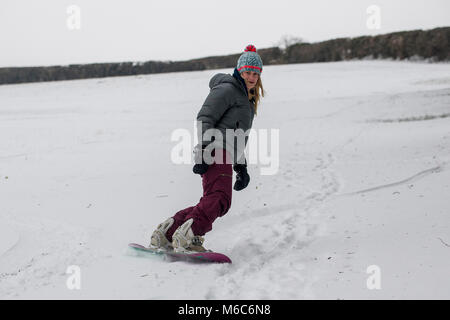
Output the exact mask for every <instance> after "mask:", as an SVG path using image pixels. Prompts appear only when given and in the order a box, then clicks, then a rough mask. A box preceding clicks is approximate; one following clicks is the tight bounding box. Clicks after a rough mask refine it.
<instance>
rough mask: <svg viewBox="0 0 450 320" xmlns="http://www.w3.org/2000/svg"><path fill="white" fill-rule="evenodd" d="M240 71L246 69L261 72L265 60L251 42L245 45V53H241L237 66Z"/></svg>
mask: <svg viewBox="0 0 450 320" xmlns="http://www.w3.org/2000/svg"><path fill="white" fill-rule="evenodd" d="M236 68H237V70H238V72H239V73H241V72H244V71H254V72H256V73H258V74H261V72H262V68H263V62H262V59H261V57H260V56H259V54H258V53H256V48H255V46H254V45H252V44H249V45H248V46H247V47H245V50H244V53H243V54H241V56H240V57H239V60H238V62H237V66H236Z"/></svg>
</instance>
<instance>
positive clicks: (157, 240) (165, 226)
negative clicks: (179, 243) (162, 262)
mask: <svg viewBox="0 0 450 320" xmlns="http://www.w3.org/2000/svg"><path fill="white" fill-rule="evenodd" d="M174 222H175V220H174V219H173V218H169V219H167V220H166V221H164V222H163V223H160V224H159V225H158V227H157V228H156V230H155V231H153V234H152V238H151V240H150V248H155V249H162V250H173V247H172V244H171V243H170V242H169V240H167V237H166V233H167V230H169V228H170V227H171V226H172V225H173V223H174Z"/></svg>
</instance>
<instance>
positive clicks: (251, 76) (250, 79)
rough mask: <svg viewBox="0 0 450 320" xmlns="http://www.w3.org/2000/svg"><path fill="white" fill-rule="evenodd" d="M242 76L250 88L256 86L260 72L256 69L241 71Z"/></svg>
mask: <svg viewBox="0 0 450 320" xmlns="http://www.w3.org/2000/svg"><path fill="white" fill-rule="evenodd" d="M241 77H242V78H243V79H244V80H245V84H246V85H247V89H248V90H250V89H253V88H254V87H255V86H256V82H257V81H258V78H259V74H258V73H256V72H254V71H244V72H242V73H241Z"/></svg>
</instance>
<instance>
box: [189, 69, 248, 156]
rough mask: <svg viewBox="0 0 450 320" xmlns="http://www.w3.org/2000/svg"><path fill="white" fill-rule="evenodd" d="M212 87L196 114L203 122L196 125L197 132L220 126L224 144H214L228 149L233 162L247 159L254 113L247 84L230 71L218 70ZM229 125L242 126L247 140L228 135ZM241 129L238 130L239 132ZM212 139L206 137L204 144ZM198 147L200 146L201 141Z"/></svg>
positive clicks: (211, 84)
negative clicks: (246, 150) (227, 72)
mask: <svg viewBox="0 0 450 320" xmlns="http://www.w3.org/2000/svg"><path fill="white" fill-rule="evenodd" d="M209 87H210V89H211V91H210V93H209V95H208V96H207V97H206V100H205V102H204V103H203V106H202V107H201V109H200V111H199V112H198V114H197V121H201V122H202V125H201V126H199V125H198V126H197V135H198V137H200V135H201V136H202V137H203V134H204V133H205V132H206V130H208V129H212V128H215V129H218V130H220V132H221V133H222V137H223V144H221V143H220V141H216V140H214V141H213V142H212V143H213V146H214V147H218V148H225V149H226V150H228V151H229V152H230V154H231V155H233V158H232V159H233V163H245V153H244V151H245V146H246V145H247V140H248V134H249V132H248V131H247V130H249V129H251V127H252V124H253V118H254V116H255V111H254V105H253V102H251V101H249V100H248V95H247V92H246V88H245V85H244V84H243V83H240V82H239V81H238V80H237V79H236V78H234V77H233V76H232V75H230V74H225V73H218V74H216V75H214V76H213V77H212V78H211V80H210V81H209ZM226 129H232V130H236V129H242V131H243V132H245V133H246V135H245V144H244V145H242V143H241V144H239V143H237V138H236V137H233V139H234V142H233V141H231V139H230V138H229V139H227V135H226ZM242 131H240V130H238V131H235V132H236V133H237V134H238V133H242ZM199 139H200V138H199ZM199 141H200V140H199ZM210 143H211V142H210V141H208V140H207V139H203V145H208V144H210ZM196 148H197V149H198V148H201V143H200V142H199V144H198V145H197V146H196Z"/></svg>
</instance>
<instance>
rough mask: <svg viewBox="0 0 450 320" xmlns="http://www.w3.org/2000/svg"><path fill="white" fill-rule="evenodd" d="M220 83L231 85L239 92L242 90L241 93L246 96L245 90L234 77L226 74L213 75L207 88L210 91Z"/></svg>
mask: <svg viewBox="0 0 450 320" xmlns="http://www.w3.org/2000/svg"><path fill="white" fill-rule="evenodd" d="M222 83H231V84H232V85H233V86H235V87H236V88H238V89H239V90H242V93H244V94H247V92H246V89H245V88H244V87H243V86H242V84H241V83H239V81H238V80H236V78H235V77H233V76H232V75H230V74H227V73H218V74H216V75H214V76H213V77H212V78H211V80H210V81H209V88H210V89H212V88H214V87H216V86H218V85H219V84H222Z"/></svg>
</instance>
